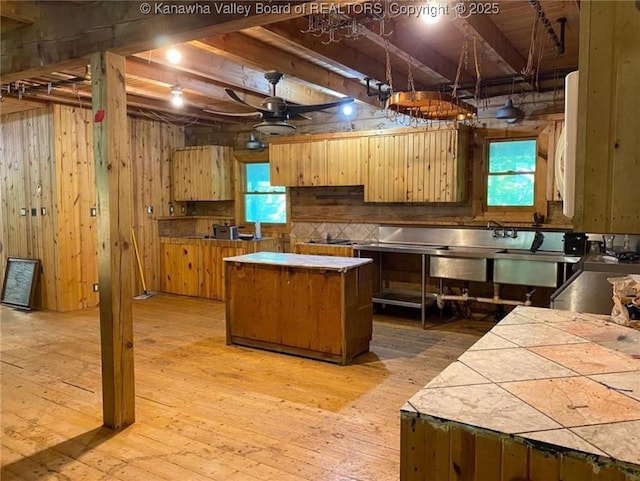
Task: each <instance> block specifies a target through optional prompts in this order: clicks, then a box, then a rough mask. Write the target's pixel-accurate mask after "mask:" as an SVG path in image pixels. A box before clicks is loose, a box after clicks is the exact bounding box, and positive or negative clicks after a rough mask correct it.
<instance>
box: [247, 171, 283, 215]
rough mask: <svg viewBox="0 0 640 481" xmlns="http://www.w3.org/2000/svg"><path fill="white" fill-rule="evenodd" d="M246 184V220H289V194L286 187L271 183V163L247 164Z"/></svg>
mask: <svg viewBox="0 0 640 481" xmlns="http://www.w3.org/2000/svg"><path fill="white" fill-rule="evenodd" d="M245 173H246V184H245V186H244V220H245V222H258V221H259V222H264V223H269V224H285V223H286V222H287V194H286V189H285V187H280V186H275V185H271V183H270V181H269V164H268V163H267V162H265V163H256V164H245Z"/></svg>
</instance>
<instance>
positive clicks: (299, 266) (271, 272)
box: [224, 252, 372, 364]
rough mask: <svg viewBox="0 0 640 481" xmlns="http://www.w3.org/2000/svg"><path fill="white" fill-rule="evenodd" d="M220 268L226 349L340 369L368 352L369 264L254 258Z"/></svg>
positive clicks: (244, 257) (328, 259)
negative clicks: (273, 353)
mask: <svg viewBox="0 0 640 481" xmlns="http://www.w3.org/2000/svg"><path fill="white" fill-rule="evenodd" d="M224 262H225V271H226V276H225V277H226V321H227V344H241V345H244V346H251V347H258V348H262V349H269V350H273V351H277V352H283V353H288V354H296V355H300V356H305V357H311V358H314V359H321V360H325V361H331V362H337V363H340V364H346V363H348V362H349V361H350V360H352V359H353V358H355V357H356V356H358V355H359V354H362V353H364V352H368V351H369V342H370V341H371V332H372V302H371V262H372V261H371V259H358V258H352V257H335V256H316V255H299V254H282V253H275V252H258V253H254V254H247V255H242V256H235V257H227V258H225V259H224Z"/></svg>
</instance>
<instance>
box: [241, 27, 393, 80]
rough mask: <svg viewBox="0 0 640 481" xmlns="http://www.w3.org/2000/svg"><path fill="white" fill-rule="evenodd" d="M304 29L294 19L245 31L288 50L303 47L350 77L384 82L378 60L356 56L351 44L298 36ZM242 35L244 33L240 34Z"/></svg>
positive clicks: (380, 63) (384, 74)
mask: <svg viewBox="0 0 640 481" xmlns="http://www.w3.org/2000/svg"><path fill="white" fill-rule="evenodd" d="M307 27H308V22H307V21H306V20H304V19H296V20H292V21H290V22H287V23H276V24H272V25H266V26H264V27H258V28H253V29H249V30H245V32H247V34H248V35H252V31H260V32H268V34H269V35H271V36H272V38H273V39H274V40H276V41H278V42H281V43H283V44H286V45H288V46H289V47H290V48H297V49H300V47H301V46H302V47H304V49H305V53H308V54H309V55H310V56H311V55H313V56H316V57H317V56H322V60H323V61H325V62H326V63H327V64H330V65H333V66H334V67H336V68H338V69H340V70H343V71H345V72H348V73H349V74H350V75H351V76H352V77H354V78H358V79H364V78H366V77H370V78H373V79H376V80H384V78H385V76H386V69H385V64H384V62H382V61H380V59H379V58H373V57H371V56H369V55H365V54H364V53H362V52H358V51H357V50H355V49H354V48H352V47H351V46H350V44H352V42H348V41H346V40H345V41H342V42H332V43H328V44H327V43H324V40H323V39H322V38H321V37H318V36H316V35H313V34H311V33H306V34H305V33H302V30H304V29H305V28H307ZM243 33H244V32H243Z"/></svg>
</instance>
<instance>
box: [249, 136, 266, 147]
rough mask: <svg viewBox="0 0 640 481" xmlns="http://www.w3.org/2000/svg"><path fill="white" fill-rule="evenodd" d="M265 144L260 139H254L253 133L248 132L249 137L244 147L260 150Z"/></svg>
mask: <svg viewBox="0 0 640 481" xmlns="http://www.w3.org/2000/svg"><path fill="white" fill-rule="evenodd" d="M266 146H267V145H266V144H265V143H264V142H263V141H262V140H258V139H256V136H255V135H253V134H249V139H248V140H247V141H246V143H245V144H244V148H245V149H247V150H262V149H264V148H265V147H266Z"/></svg>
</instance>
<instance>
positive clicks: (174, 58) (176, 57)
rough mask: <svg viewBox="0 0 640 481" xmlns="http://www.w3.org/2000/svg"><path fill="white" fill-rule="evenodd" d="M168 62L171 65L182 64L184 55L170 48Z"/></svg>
mask: <svg viewBox="0 0 640 481" xmlns="http://www.w3.org/2000/svg"><path fill="white" fill-rule="evenodd" d="M167 60H168V61H169V62H170V63H180V61H181V60H182V54H181V53H180V50H178V49H176V48H170V49H169V50H167Z"/></svg>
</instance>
